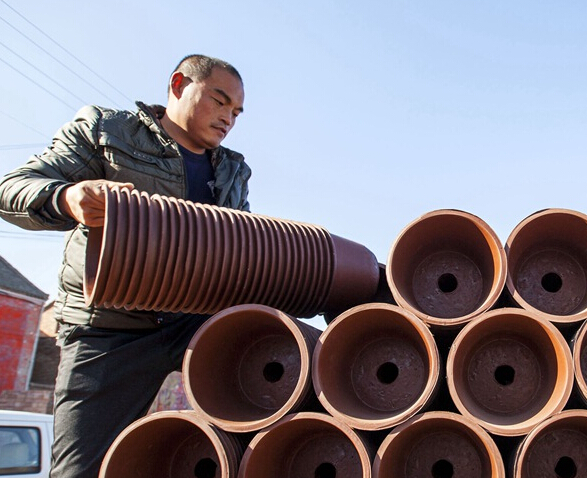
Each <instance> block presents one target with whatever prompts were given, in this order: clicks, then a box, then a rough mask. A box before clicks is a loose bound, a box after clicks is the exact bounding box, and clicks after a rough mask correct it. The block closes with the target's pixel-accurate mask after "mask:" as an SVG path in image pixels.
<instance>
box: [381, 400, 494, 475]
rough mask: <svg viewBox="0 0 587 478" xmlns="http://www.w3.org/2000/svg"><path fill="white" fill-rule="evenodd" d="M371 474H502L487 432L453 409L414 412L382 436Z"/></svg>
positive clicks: (492, 442)
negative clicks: (413, 415)
mask: <svg viewBox="0 0 587 478" xmlns="http://www.w3.org/2000/svg"><path fill="white" fill-rule="evenodd" d="M373 478H505V468H504V464H503V460H502V457H501V455H500V453H499V450H498V448H497V446H496V444H495V443H494V441H493V440H492V439H491V437H490V435H489V434H488V433H487V432H486V431H485V430H484V429H483V428H482V427H480V426H479V425H477V424H476V423H475V422H474V421H472V420H470V419H468V418H465V417H463V416H462V415H459V414H457V413H452V412H445V411H433V412H427V413H422V414H420V415H416V416H415V417H413V418H411V419H410V420H408V421H406V422H405V423H403V424H401V425H399V426H397V427H396V428H394V429H393V430H392V432H391V433H390V434H389V435H387V437H385V439H384V440H383V442H382V443H381V446H380V447H379V450H378V451H377V455H376V456H375V459H374V461H373Z"/></svg>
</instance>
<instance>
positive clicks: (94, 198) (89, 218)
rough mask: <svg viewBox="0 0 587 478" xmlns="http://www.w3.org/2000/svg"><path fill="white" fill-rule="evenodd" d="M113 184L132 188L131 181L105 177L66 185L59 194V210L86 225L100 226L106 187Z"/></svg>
mask: <svg viewBox="0 0 587 478" xmlns="http://www.w3.org/2000/svg"><path fill="white" fill-rule="evenodd" d="M113 186H119V187H121V188H122V187H126V188H129V189H134V185H133V184H132V183H117V182H115V181H107V180H105V179H97V180H91V181H81V182H79V183H75V184H72V185H71V186H68V187H66V188H65V189H64V190H63V191H61V193H60V194H59V198H58V203H59V208H60V209H61V211H62V212H63V213H65V214H67V215H69V216H70V217H72V218H73V219H75V220H76V221H77V222H79V223H81V224H85V225H86V226H88V227H102V226H103V225H104V217H105V215H106V192H105V190H106V188H111V187H113Z"/></svg>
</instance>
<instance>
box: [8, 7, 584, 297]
mask: <svg viewBox="0 0 587 478" xmlns="http://www.w3.org/2000/svg"><path fill="white" fill-rule="evenodd" d="M586 27H587V3H585V2H583V1H578V0H575V1H572V0H571V1H567V2H555V1H545V0H537V1H532V2H531V1H528V0H520V1H516V2H505V1H499V0H498V1H492V2H480V1H464V0H458V1H445V2H438V1H432V0H425V1H418V0H412V1H407V0H406V1H404V0H388V1H376V0H363V1H361V2H356V1H355V2H351V1H343V0H339V1H333V0H332V1H322V0H311V1H310V0H300V1H297V2H284V1H279V0H276V1H272V2H263V1H260V0H256V1H245V0H240V1H237V0H224V1H222V2H203V1H199V0H196V1H194V0H190V1H183V0H179V1H176V2H172V3H169V2H161V1H157V2H155V1H120V0H119V1H116V2H115V1H112V0H102V1H100V2H79V1H73V0H71V1H70V0H67V1H66V0H54V1H52V2H40V1H36V2H30V1H28V2H27V1H25V2H15V1H14V0H0V60H2V61H0V75H1V76H0V78H1V79H0V95H1V96H2V103H1V104H0V155H1V158H2V160H1V161H0V174H4V173H6V172H8V171H10V170H11V169H12V168H14V167H17V166H19V165H21V164H23V163H24V162H25V161H26V159H27V158H28V157H29V156H30V155H31V154H34V153H37V152H40V151H41V150H42V147H43V146H42V145H44V144H46V143H48V142H49V141H50V138H51V136H52V135H53V133H54V132H55V131H56V129H57V128H58V127H59V126H60V125H61V124H63V123H64V122H66V121H69V120H70V119H71V118H72V117H73V115H74V114H75V111H76V110H77V109H78V108H79V107H81V106H83V105H84V104H86V103H92V104H99V105H102V106H113V107H122V108H131V109H134V104H133V102H134V100H141V101H144V102H146V103H165V100H166V94H165V92H166V85H167V79H168V76H169V73H170V72H171V70H172V69H173V68H174V66H175V65H176V63H177V62H178V61H179V60H180V59H181V58H182V57H183V56H184V55H186V54H189V53H205V54H209V55H212V56H218V57H220V58H223V59H225V60H228V61H230V62H231V63H233V64H234V65H235V66H236V67H237V68H238V69H239V71H240V72H241V74H242V76H243V78H244V81H245V91H246V98H245V113H244V114H243V115H242V116H241V117H239V120H238V122H237V125H236V127H235V128H234V129H233V131H232V132H231V133H230V135H229V137H228V138H227V139H226V141H225V143H224V144H225V146H228V147H230V148H232V149H236V150H238V151H240V152H242V153H243V154H245V156H246V157H247V160H248V162H249V164H250V166H251V167H252V169H253V178H252V180H251V195H250V201H251V205H252V208H253V210H254V212H258V213H260V214H266V215H269V216H273V217H279V218H284V219H292V220H296V221H303V222H310V223H314V224H318V225H321V226H323V227H325V228H326V229H328V230H329V231H330V232H331V233H332V234H336V235H338V236H342V237H345V238H347V239H351V240H354V241H356V242H359V243H361V244H363V245H365V246H366V247H368V248H369V249H370V250H372V251H373V252H374V253H375V255H376V256H377V258H378V260H379V262H381V263H385V262H386V261H387V255H388V253H389V250H390V248H391V245H392V243H393V241H394V240H395V238H396V237H397V235H398V234H399V233H400V232H401V230H402V229H403V228H404V227H406V226H407V225H408V224H409V223H410V222H411V221H413V220H414V219H416V218H417V217H419V216H420V215H422V214H425V213H427V212H429V211H433V210H436V209H444V208H456V209H461V210H465V211H467V212H470V213H473V214H475V215H477V216H479V217H480V218H482V219H483V220H485V221H486V222H487V223H488V224H489V226H490V227H492V228H493V229H494V230H495V232H496V233H497V235H498V236H499V237H500V239H501V240H502V242H504V243H505V242H506V240H507V237H508V235H509V234H510V232H511V231H512V230H513V228H514V227H515V226H516V225H517V224H518V223H519V222H520V221H521V220H522V219H523V218H525V217H526V216H527V215H529V214H531V213H533V212H535V211H537V210H540V209H544V208H549V207H561V208H567V209H574V210H578V211H582V212H587V204H586V202H585V178H586V177H587V162H586V161H585V156H586V151H587V148H586V146H587V134H586V133H587V82H586V79H587V35H586V34H585V32H586ZM58 45H60V46H58ZM72 55H73V56H72ZM78 60H81V62H82V63H80V62H79V61H78ZM88 67H89V68H88ZM27 145H29V146H27ZM61 246H62V235H60V234H57V233H30V232H28V233H23V232H22V231H21V230H19V229H16V228H14V227H12V226H10V225H9V224H8V223H5V222H2V223H0V254H1V255H2V256H3V257H5V258H6V259H7V260H8V261H9V262H11V263H12V264H13V265H14V266H15V267H17V268H18V269H19V270H20V271H21V272H23V274H25V275H26V276H27V277H28V278H29V279H30V280H31V281H32V282H33V283H35V284H36V285H37V286H38V287H40V288H41V289H42V290H43V291H45V292H46V293H48V294H50V295H51V296H54V295H55V292H56V273H57V269H58V267H59V263H60V260H61Z"/></svg>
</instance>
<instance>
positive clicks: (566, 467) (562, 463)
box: [554, 456, 577, 478]
mask: <svg viewBox="0 0 587 478" xmlns="http://www.w3.org/2000/svg"><path fill="white" fill-rule="evenodd" d="M554 472H555V473H556V477H557V478H575V477H576V476H577V465H576V464H575V461H574V460H573V459H572V458H571V457H569V456H563V457H561V458H559V460H558V461H557V463H556V466H555V467H554Z"/></svg>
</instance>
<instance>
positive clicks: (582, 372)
mask: <svg viewBox="0 0 587 478" xmlns="http://www.w3.org/2000/svg"><path fill="white" fill-rule="evenodd" d="M571 351H572V354H573V364H574V370H575V390H576V392H577V396H578V397H579V399H580V400H581V401H582V402H583V404H584V405H586V406H587V321H586V322H583V324H582V325H581V327H580V328H579V330H577V332H575V335H574V336H573V338H572V340H571Z"/></svg>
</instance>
